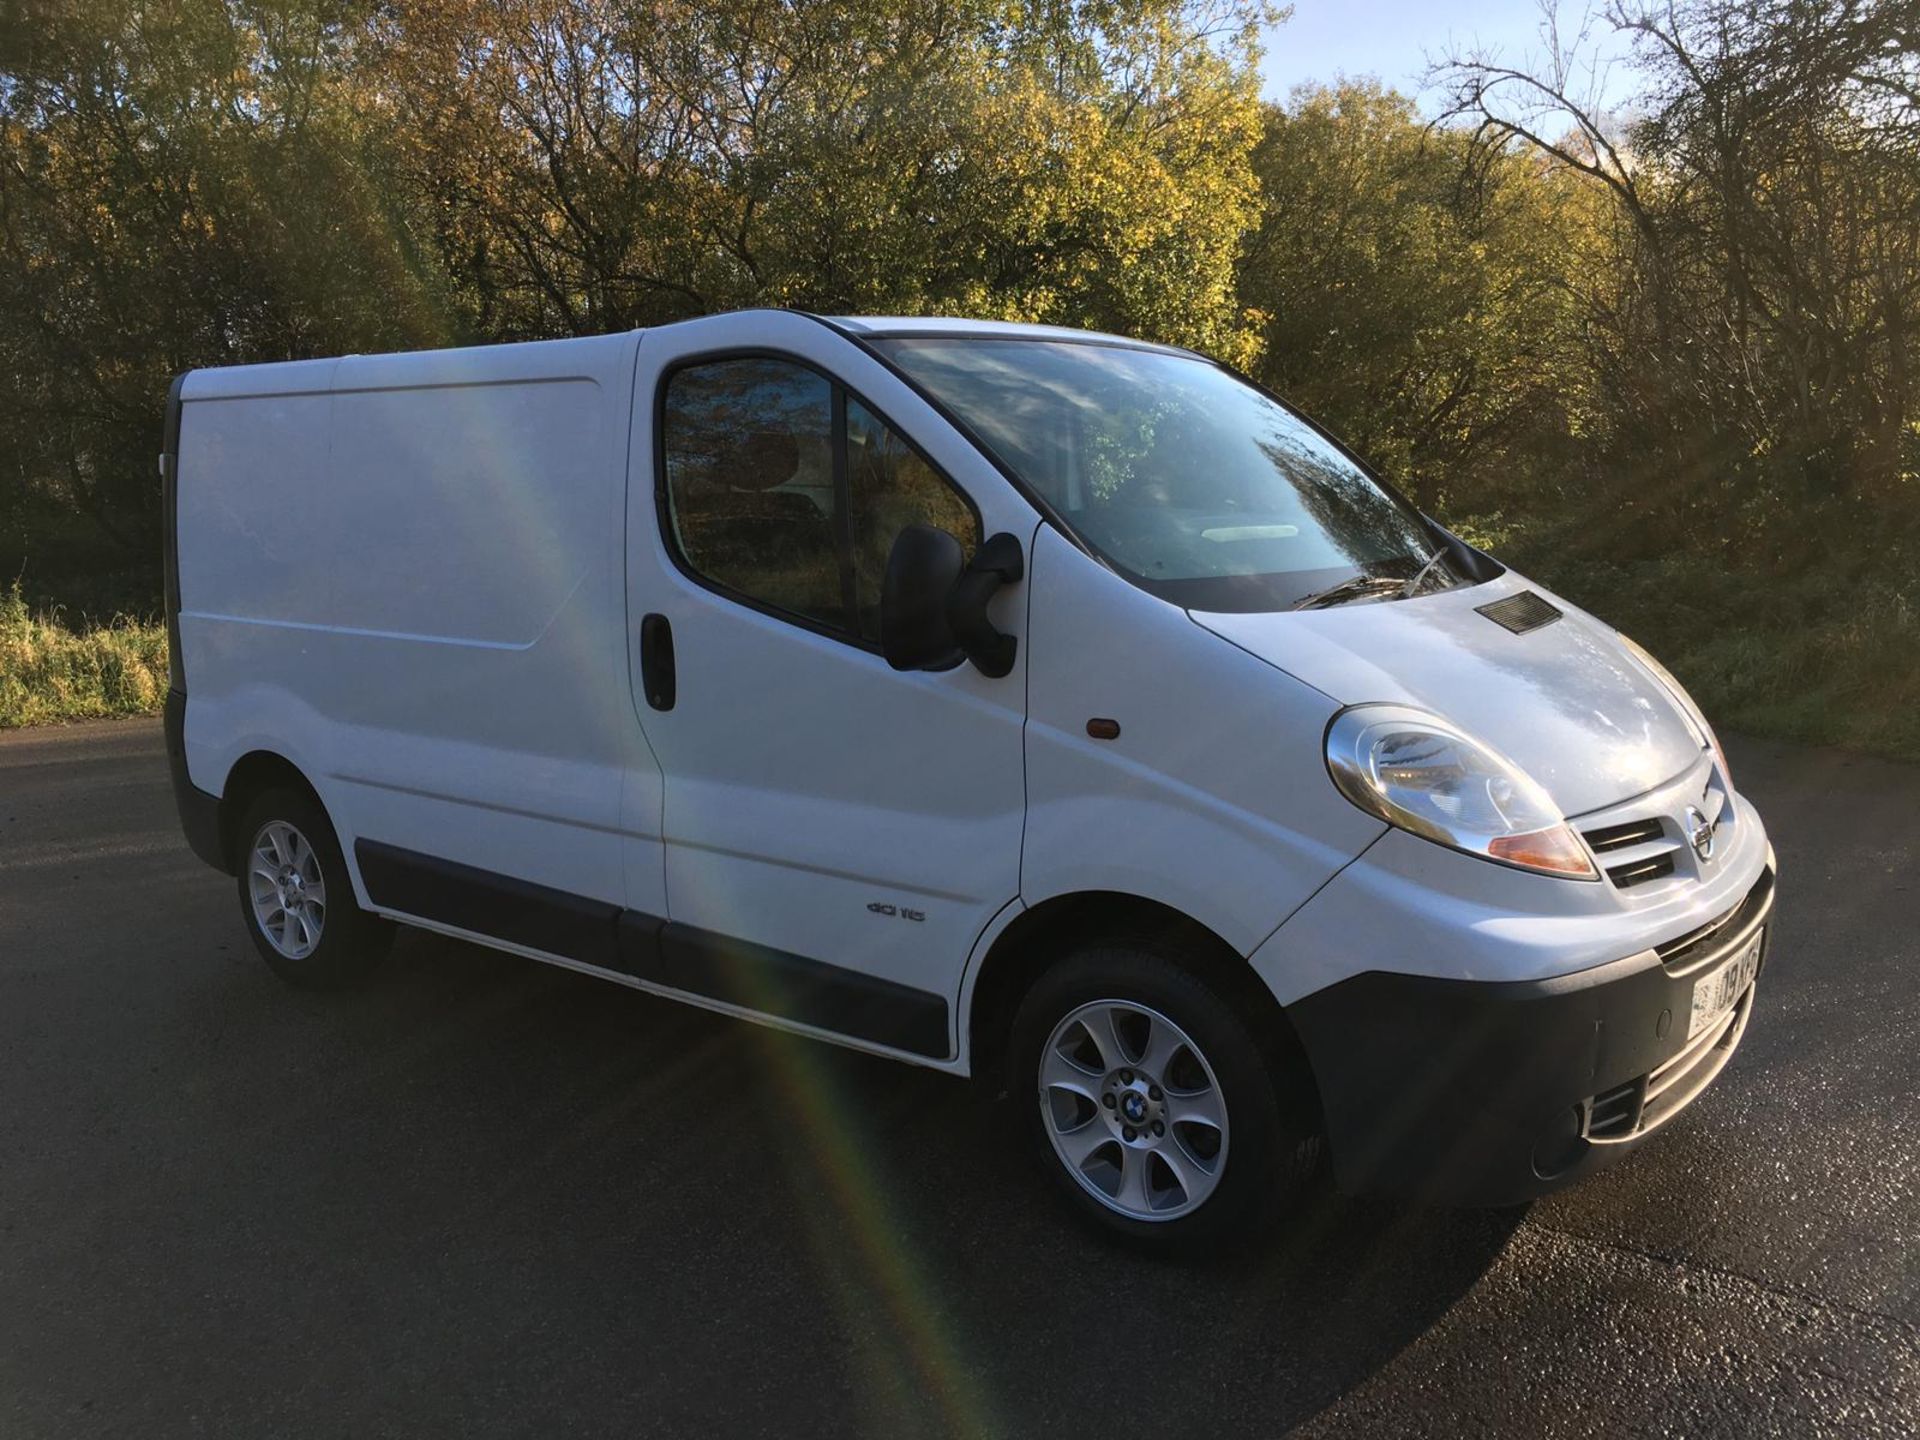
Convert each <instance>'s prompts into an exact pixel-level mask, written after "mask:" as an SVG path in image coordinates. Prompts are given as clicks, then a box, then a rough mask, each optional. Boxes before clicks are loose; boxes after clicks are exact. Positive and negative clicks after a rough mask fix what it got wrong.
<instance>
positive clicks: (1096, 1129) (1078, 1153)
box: [1053, 1115, 1113, 1171]
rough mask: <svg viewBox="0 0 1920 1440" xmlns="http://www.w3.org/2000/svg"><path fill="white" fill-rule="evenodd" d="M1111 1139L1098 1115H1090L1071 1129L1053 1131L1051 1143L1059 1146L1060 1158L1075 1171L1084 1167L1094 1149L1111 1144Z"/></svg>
mask: <svg viewBox="0 0 1920 1440" xmlns="http://www.w3.org/2000/svg"><path fill="white" fill-rule="evenodd" d="M1112 1141H1113V1136H1112V1135H1110V1134H1109V1133H1108V1132H1107V1127H1106V1126H1105V1125H1103V1124H1102V1123H1101V1122H1100V1117H1099V1116H1098V1115H1094V1116H1092V1117H1090V1118H1089V1119H1088V1121H1087V1123H1086V1124H1084V1125H1079V1126H1076V1127H1075V1128H1073V1129H1072V1130H1056V1131H1054V1132H1053V1143H1054V1144H1055V1145H1056V1146H1058V1147H1059V1149H1060V1155H1061V1158H1063V1159H1064V1160H1065V1161H1066V1162H1067V1164H1068V1166H1070V1167H1071V1168H1072V1169H1074V1170H1077V1171H1078V1170H1084V1169H1085V1167H1086V1163H1087V1161H1088V1160H1089V1159H1090V1158H1091V1157H1092V1155H1093V1152H1094V1151H1096V1150H1098V1149H1099V1148H1100V1147H1101V1146H1102V1145H1107V1144H1111V1143H1112Z"/></svg>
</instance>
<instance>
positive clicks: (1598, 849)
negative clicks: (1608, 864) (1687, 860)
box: [1587, 818, 1666, 855]
mask: <svg viewBox="0 0 1920 1440" xmlns="http://www.w3.org/2000/svg"><path fill="white" fill-rule="evenodd" d="M1665 833H1666V832H1665V831H1664V830H1662V829H1661V828H1660V822H1659V821H1658V820H1655V819H1651V818H1649V819H1646V820H1629V821H1628V822H1627V823H1626V824H1624V825H1604V826H1602V827H1601V828H1600V829H1598V830H1589V831H1587V844H1589V845H1591V846H1592V847H1593V853H1594V854H1596V855H1604V854H1606V853H1607V852H1608V851H1609V850H1624V849H1626V848H1627V846H1629V845H1644V844H1646V843H1647V842H1648V841H1649V840H1658V839H1659V838H1660V837H1661V836H1662V835H1663V834H1665Z"/></svg>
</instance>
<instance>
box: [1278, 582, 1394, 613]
mask: <svg viewBox="0 0 1920 1440" xmlns="http://www.w3.org/2000/svg"><path fill="white" fill-rule="evenodd" d="M1399 588H1400V582H1399V581H1398V580H1395V579H1394V578H1393V577H1392V576H1391V575H1355V576H1354V577H1353V578H1352V579H1350V580H1342V581H1341V582H1340V583H1339V584H1338V585H1329V586H1328V587H1327V588H1326V589H1325V590H1316V591H1314V592H1313V593H1312V594H1311V595H1302V596H1301V597H1300V598H1299V599H1298V600H1296V601H1294V602H1293V607H1292V608H1294V609H1295V610H1321V609H1324V608H1325V607H1327V606H1329V605H1339V604H1342V603H1344V602H1345V601H1348V600H1358V599H1359V598H1360V597H1361V596H1362V595H1371V594H1372V593H1373V592H1374V591H1376V590H1380V591H1386V590H1398V589H1399Z"/></svg>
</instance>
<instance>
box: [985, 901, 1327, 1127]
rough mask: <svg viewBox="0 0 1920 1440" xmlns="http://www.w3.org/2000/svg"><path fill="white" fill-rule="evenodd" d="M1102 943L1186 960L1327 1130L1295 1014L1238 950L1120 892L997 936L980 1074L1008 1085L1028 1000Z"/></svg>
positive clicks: (1060, 907) (1032, 916)
mask: <svg viewBox="0 0 1920 1440" xmlns="http://www.w3.org/2000/svg"><path fill="white" fill-rule="evenodd" d="M1099 940H1121V941H1125V940H1145V941H1156V942H1164V943H1166V944H1168V945H1170V946H1171V947H1172V948H1174V949H1176V950H1177V952H1178V953H1179V955H1180V956H1181V960H1182V963H1183V964H1184V965H1186V966H1188V967H1189V968H1191V969H1193V970H1194V971H1195V972H1196V973H1197V974H1198V975H1199V976H1200V977H1201V978H1202V979H1205V980H1206V981H1208V982H1209V983H1210V984H1212V985H1213V986H1214V987H1215V988H1216V989H1218V990H1219V991H1220V992H1221V993H1222V994H1223V995H1225V996H1226V997H1227V998H1228V999H1229V1000H1231V1001H1232V1002H1233V1004H1234V1006H1235V1008H1236V1009H1238V1010H1239V1012H1240V1013H1241V1014H1242V1015H1243V1016H1245V1017H1247V1019H1248V1020H1249V1021H1250V1022H1251V1023H1252V1024H1253V1026H1254V1027H1255V1028H1256V1029H1257V1030H1258V1032H1259V1034H1260V1038H1261V1040H1262V1042H1263V1044H1264V1045H1265V1047H1266V1050H1267V1054H1268V1060H1269V1063H1270V1064H1272V1065H1273V1066H1274V1067H1275V1069H1276V1071H1277V1072H1278V1073H1280V1074H1281V1075H1282V1076H1283V1077H1285V1078H1286V1079H1288V1080H1289V1081H1292V1082H1293V1084H1292V1085H1291V1086H1289V1087H1288V1089H1289V1093H1291V1094H1295V1095H1298V1096H1300V1097H1301V1104H1302V1110H1303V1113H1302V1114H1301V1115H1300V1116H1299V1117H1298V1118H1299V1119H1300V1120H1302V1121H1303V1122H1304V1123H1306V1124H1308V1125H1310V1126H1311V1127H1312V1128H1313V1129H1314V1130H1315V1131H1316V1132H1323V1131H1324V1128H1325V1127H1324V1124H1323V1120H1322V1115H1321V1109H1320V1091H1319V1087H1318V1085H1317V1084H1316V1083H1315V1081H1314V1076H1313V1067H1312V1065H1311V1064H1310V1063H1309V1062H1308V1060H1307V1054H1306V1050H1305V1048H1304V1047H1303V1046H1302V1045H1301V1044H1300V1038H1299V1036H1298V1034H1297V1033H1296V1032H1295V1031H1294V1028H1293V1023H1292V1022H1291V1021H1290V1020H1289V1019H1288V1018H1287V1013H1286V1010H1285V1009H1284V1008H1283V1007H1282V1006H1281V1004H1280V1002H1279V1001H1278V1000H1277V999H1275V998H1274V994H1273V992H1272V991H1271V990H1269V989H1268V988H1267V986H1266V982H1265V981H1263V980H1261V978H1260V977H1259V975H1258V974H1256V973H1255V972H1254V969H1253V967H1252V966H1251V965H1250V964H1248V963H1247V960H1246V957H1244V956H1242V955H1241V954H1240V953H1239V952H1238V951H1236V950H1235V949H1234V948H1233V947H1232V946H1231V945H1229V944H1227V942H1226V941H1225V940H1223V939H1221V938H1220V936H1218V935H1217V934H1215V933H1214V932H1213V931H1212V930H1210V929H1209V928H1208V927H1206V926H1205V925H1202V924H1201V923H1200V922H1199V921H1197V920H1195V919H1193V918H1192V917H1191V916H1189V915H1185V914H1183V913H1182V912H1180V911H1178V910H1176V909H1174V908H1173V907H1172V906H1170V905H1165V904H1162V903H1161V902H1159V901H1157V900H1148V899H1146V898H1145V897H1143V896H1139V895H1129V894H1125V893H1123V892H1118V891H1085V892H1080V893H1076V894H1070V895H1057V896H1054V897H1052V898H1051V899H1048V900H1044V901H1042V902H1041V903H1040V904H1038V905H1036V906H1034V907H1033V908H1032V909H1030V910H1026V911H1023V912H1022V913H1021V914H1020V915H1019V916H1018V917H1017V918H1016V919H1015V920H1014V921H1013V922H1012V923H1011V924H1009V925H1008V926H1007V928H1006V929H1005V930H1004V931H1002V932H1001V933H1000V935H999V936H997V937H996V938H995V940H994V942H993V945H992V947H991V948H990V949H989V950H988V952H987V954H986V956H985V957H984V958H983V959H982V960H981V962H980V973H979V975H978V977H977V978H976V979H975V981H974V985H973V997H972V1003H971V1004H970V1006H969V1007H968V1011H967V1015H966V1017H965V1019H966V1024H967V1034H968V1054H969V1057H970V1060H971V1065H970V1068H971V1070H972V1072H973V1075H974V1077H975V1078H976V1079H977V1080H981V1081H983V1082H985V1083H986V1084H988V1085H990V1086H992V1087H993V1088H994V1089H995V1090H996V1091H997V1090H998V1089H999V1088H1000V1087H1001V1084H1002V1081H1003V1080H1004V1078H1005V1073H1006V1064H1005V1061H1006V1055H1007V1045H1008V1041H1009V1040H1010V1038H1011V1034H1012V1027H1013V1017H1014V1015H1015V1013H1016V1012H1017V1011H1018V1010H1019V1008H1020V1002H1021V1000H1023V999H1024V998H1025V997H1026V994H1027V991H1028V990H1029V989H1031V988H1032V986H1033V984H1034V982H1035V981H1036V980H1038V979H1039V978H1040V976H1041V975H1042V974H1043V973H1045V971H1046V969H1047V968H1048V966H1050V965H1052V964H1054V963H1055V962H1057V961H1058V960H1060V959H1062V958H1064V957H1065V956H1067V955H1068V954H1070V953H1072V952H1073V951H1074V950H1076V949H1078V948H1080V947H1082V946H1083V945H1086V944H1087V943H1089V942H1092V941H1099Z"/></svg>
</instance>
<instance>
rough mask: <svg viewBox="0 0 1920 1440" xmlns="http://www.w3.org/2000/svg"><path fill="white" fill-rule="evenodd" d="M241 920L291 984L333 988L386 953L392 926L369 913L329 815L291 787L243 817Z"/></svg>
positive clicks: (261, 800)
mask: <svg viewBox="0 0 1920 1440" xmlns="http://www.w3.org/2000/svg"><path fill="white" fill-rule="evenodd" d="M240 840H241V846H242V848H241V850H240V854H239V856H238V860H239V871H240V874H239V889H240V914H241V918H242V919H243V921H244V922H245V924H246V927H247V933H248V934H249V935H250V936H252V937H253V945H254V948H255V949H256V950H258V951H259V952H260V958H261V959H263V960H265V961H266V962H267V965H268V966H269V968H271V969H272V971H273V973H274V974H276V975H278V976H279V977H280V978H281V979H282V980H284V981H286V982H287V983H288V984H290V985H298V986H301V987H303V988H306V989H314V990H328V989H335V988H337V987H339V986H342V985H347V984H351V983H352V982H353V981H355V980H358V979H360V978H361V977H362V976H364V975H365V974H366V973H367V972H368V971H369V970H370V969H372V967H373V966H374V965H375V964H377V963H378V962H379V960H380V958H381V957H382V956H383V955H385V954H386V952H387V947H388V946H389V945H390V944H391V943H392V941H393V925H392V924H391V922H389V921H386V920H382V919H381V918H380V917H379V916H377V915H373V914H370V913H369V912H367V911H365V910H362V909H361V908H360V906H359V905H358V904H357V903H356V902H355V900H354V896H353V882H352V880H351V879H350V878H349V877H348V875H347V862H346V857H345V856H344V855H342V853H341V851H340V841H339V838H338V837H337V836H336V835H335V834H334V833H333V825H332V824H331V823H330V822H329V821H328V819H327V814H326V811H325V810H323V809H322V808H321V807H320V804H319V802H318V801H316V800H315V799H314V798H313V797H312V796H311V795H308V794H306V793H305V792H304V791H300V790H292V789H277V790H268V791H265V792H263V793H262V794H260V795H257V796H255V797H254V799H253V801H252V803H250V804H249V805H248V806H247V808H246V812H245V814H244V815H243V817H242V819H241V825H240Z"/></svg>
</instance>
